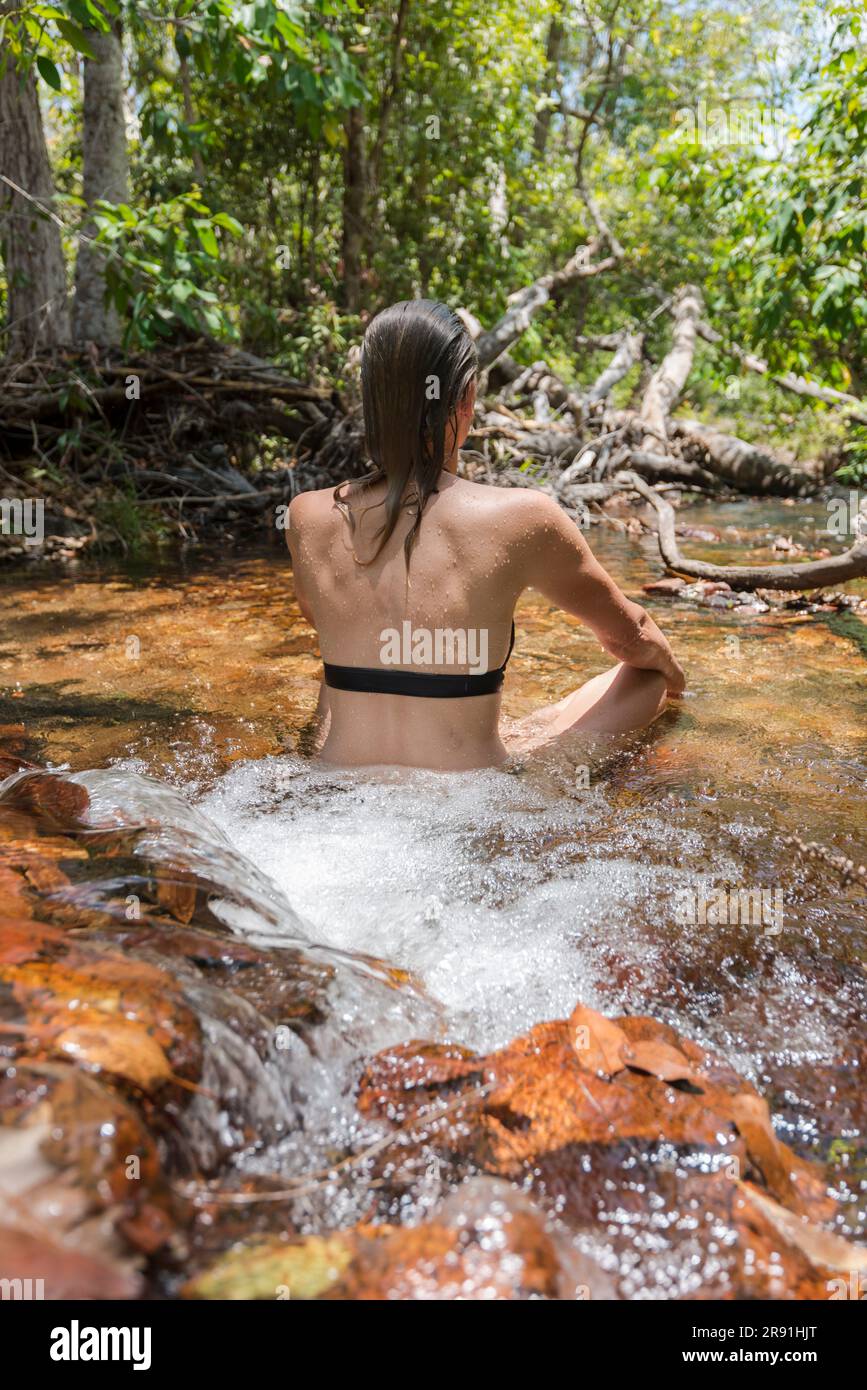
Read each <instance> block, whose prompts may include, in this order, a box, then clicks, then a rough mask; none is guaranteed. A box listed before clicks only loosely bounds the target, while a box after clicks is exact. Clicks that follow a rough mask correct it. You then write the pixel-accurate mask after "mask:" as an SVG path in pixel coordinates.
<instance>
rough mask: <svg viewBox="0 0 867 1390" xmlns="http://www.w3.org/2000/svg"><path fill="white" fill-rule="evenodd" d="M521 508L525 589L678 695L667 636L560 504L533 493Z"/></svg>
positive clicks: (678, 678) (679, 680)
mask: <svg viewBox="0 0 867 1390" xmlns="http://www.w3.org/2000/svg"><path fill="white" fill-rule="evenodd" d="M526 510H527V513H528V515H527V517H526V519H525V525H524V527H523V533H522V537H521V542H520V546H519V553H520V556H521V564H522V569H523V578H524V587H529V588H533V589H538V590H539V592H540V593H542V594H544V595H545V597H546V598H548V599H550V600H551V601H552V603H556V604H557V606H558V607H559V608H562V609H564V610H565V612H567V613H571V614H572V615H573V617H576V618H580V619H581V621H582V622H583V623H586V624H587V626H588V627H589V628H590V629H591V631H592V632H593V633H595V635H596V637H597V638H598V639H599V641H600V642H601V643H602V646H603V647H604V648H605V650H606V651H607V652H610V653H611V655H612V656H613V657H614V658H615V659H616V660H617V661H622V662H623V663H624V664H625V665H627V666H636V667H638V668H639V669H640V670H644V671H660V672H661V673H662V674H663V675H664V676H665V679H666V682H667V684H668V690H669V693H670V694H672V695H680V694H681V693H682V691H683V688H684V685H685V683H686V682H685V677H684V674H683V671H682V669H681V667H680V664H679V663H678V661H677V659H676V657H675V656H674V653H673V652H672V650H671V647H670V646H669V644H668V642H667V640H666V638H665V637H664V636H663V634H662V633H661V632H660V630H659V628H658V627H657V626H656V623H655V622H654V621H653V619H652V618H651V616H650V614H649V613H648V612H647V611H646V610H645V609H644V608H642V607H641V606H640V605H639V604H637V603H633V602H632V600H631V599H628V598H627V597H626V595H625V594H624V593H622V592H621V590H620V589H619V588H618V587H617V585H616V584H615V583H614V580H613V579H612V578H611V576H610V574H608V572H607V570H605V569H603V567H602V565H600V563H599V561H598V560H597V559H596V557H595V556H594V554H593V552H592V550H591V549H590V547H589V545H588V544H587V542H586V541H585V539H584V537H583V536H582V534H581V532H580V531H579V529H578V527H577V526H576V525H575V523H574V522H573V521H571V520H570V519H569V517H568V516H567V515H566V513H565V512H564V511H563V509H562V507H559V506H558V505H557V503H556V502H554V501H553V500H552V499H551V498H549V497H547V496H545V495H544V494H537V495H534V496H532V499H531V501H530V502H529V503H528V505H527V508H526Z"/></svg>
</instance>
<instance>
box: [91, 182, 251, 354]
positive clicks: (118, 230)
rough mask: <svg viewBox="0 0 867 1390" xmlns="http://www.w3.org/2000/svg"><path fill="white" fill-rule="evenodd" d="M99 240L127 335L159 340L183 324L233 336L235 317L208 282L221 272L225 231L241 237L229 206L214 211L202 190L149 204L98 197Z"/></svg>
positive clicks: (143, 342) (149, 342) (145, 342)
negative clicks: (135, 207)
mask: <svg viewBox="0 0 867 1390" xmlns="http://www.w3.org/2000/svg"><path fill="white" fill-rule="evenodd" d="M93 220H94V223H95V224H96V227H97V229H98V234H97V241H98V243H99V244H100V245H102V246H105V247H106V249H107V252H108V253H109V254H108V255H107V259H106V286H107V292H108V294H109V295H110V296H111V298H112V299H113V301H114V304H115V306H116V307H117V309H118V312H119V313H120V315H121V317H122V319H123V320H124V321H125V323H126V340H127V341H128V342H135V343H136V344H137V345H139V346H141V347H152V346H153V345H154V344H155V343H157V342H158V341H159V340H160V339H161V338H169V337H172V336H173V335H174V334H176V332H177V330H178V328H179V327H182V328H185V329H188V330H190V331H191V332H194V333H196V332H201V331H203V330H204V331H206V332H208V333H211V334H213V335H219V334H223V335H226V336H228V337H232V336H234V327H233V324H232V321H231V317H230V315H229V313H228V312H227V310H226V308H225V306H224V305H223V304H222V303H221V302H220V297H219V295H218V294H217V293H216V292H215V291H214V290H211V289H208V288H206V284H207V282H208V280H209V278H211V277H212V276H215V275H217V274H218V266H217V263H218V261H219V256H220V240H219V239H220V236H221V234H222V233H223V232H228V233H230V234H231V235H233V236H241V235H242V234H243V228H242V227H241V225H240V223H239V222H238V221H237V220H236V219H235V218H234V217H231V216H230V215H229V214H228V213H225V212H218V213H213V212H212V211H211V209H210V208H209V207H207V206H206V205H205V204H204V203H203V202H202V201H201V199H200V198H199V196H198V192H197V191H195V190H194V191H193V192H192V193H184V194H179V195H178V196H177V197H175V198H172V199H170V200H168V201H166V202H163V203H156V204H154V206H153V207H150V208H146V209H145V210H144V211H134V210H133V209H132V208H131V207H129V206H128V205H127V204H126V203H121V204H119V205H117V206H113V205H112V204H111V203H106V202H99V203H97V204H96V209H95V212H94V219H93Z"/></svg>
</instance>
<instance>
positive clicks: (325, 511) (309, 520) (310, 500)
mask: <svg viewBox="0 0 867 1390" xmlns="http://www.w3.org/2000/svg"><path fill="white" fill-rule="evenodd" d="M335 492H336V488H333V487H322V488H316V489H315V490H313V491H311V492H299V493H298V496H297V497H293V499H292V502H291V504H290V506H289V527H290V529H291V530H293V531H296V532H297V531H300V530H301V529H302V527H305V526H310V525H315V524H316V523H317V521H320V520H322V519H323V518H324V517H327V516H330V515H331V512H332V510H333V507H334V493H335Z"/></svg>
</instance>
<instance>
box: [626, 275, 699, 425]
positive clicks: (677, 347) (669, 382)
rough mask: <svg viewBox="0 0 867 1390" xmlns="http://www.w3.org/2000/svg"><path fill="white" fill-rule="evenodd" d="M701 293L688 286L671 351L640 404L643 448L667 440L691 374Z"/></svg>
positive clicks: (680, 299) (678, 306) (679, 299)
mask: <svg viewBox="0 0 867 1390" xmlns="http://www.w3.org/2000/svg"><path fill="white" fill-rule="evenodd" d="M701 310H702V302H701V291H700V290H698V289H696V288H695V286H694V285H685V286H684V287H683V289H682V290H680V291H679V292H678V294H677V296H676V299H675V303H674V306H673V309H672V313H673V314H674V333H673V338H672V344H671V348H670V350H669V351H668V353H667V354H666V356H665V357H664V358H663V360H662V364H661V365H660V366H659V367H658V368H657V370H656V371H655V372H654V373H653V376H652V377H651V378H650V382H649V384H648V387H647V390H646V391H645V393H644V400H643V401H642V403H641V420H642V423H643V425H644V426H645V435H644V438H643V439H642V441H641V447H642V449H646V450H650V451H651V452H652V451H653V446H654V443H655V442H656V441H657V440H660V439H661V440H665V439H667V438H668V419H669V416H670V414H671V412H672V409H673V408H674V406H675V405H676V404H677V401H678V399H679V397H680V394H681V392H682V391H683V388H684V386H685V385H686V383H687V379H688V377H689V374H690V372H691V371H692V363H693V358H694V357H695V341H696V336H697V325H698V321H699V319H700V317H701Z"/></svg>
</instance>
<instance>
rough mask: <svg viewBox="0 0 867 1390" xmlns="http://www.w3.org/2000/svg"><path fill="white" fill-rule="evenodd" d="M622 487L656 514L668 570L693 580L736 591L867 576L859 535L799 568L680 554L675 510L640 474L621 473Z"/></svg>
mask: <svg viewBox="0 0 867 1390" xmlns="http://www.w3.org/2000/svg"><path fill="white" fill-rule="evenodd" d="M614 481H615V482H617V483H619V484H620V486H621V487H624V488H626V487H632V488H633V489H634V490H635V491H636V492H637V493H639V494H640V495H641V496H642V497H643V498H645V500H646V501H648V502H649V503H650V504H651V506H652V507H653V508H654V510H655V512H656V518H657V532H656V534H657V539H658V542H659V553H660V555H661V556H662V559H663V561H664V563H665V565H666V568H667V569H669V570H671V571H672V572H673V573H675V574H685V575H687V576H688V577H689V578H690V579H711V580H715V581H717V582H720V583H726V584H729V585H731V587H732V588H733V589H783V590H786V591H789V590H801V589H821V588H824V587H825V585H828V584H833V585H836V584H846V583H848V581H849V580H850V579H863V578H864V577H865V576H867V536H858V537H857V538H856V540H855V543H854V545H852V546H851V547H850V548H849V549H848V550H846V551H844V552H843V554H842V555H830V556H828V558H827V559H824V560H809V561H806V562H804V563H802V564H797V565H711V564H708V563H707V562H706V561H704V560H689V559H687V558H686V557H685V556H683V555H681V553H680V549H679V548H678V544H677V537H676V535H675V529H674V527H675V510H674V508H673V507H672V505H671V503H670V502H666V500H665V498H664V497H660V496H659V494H658V493H657V492H655V491H654V489H653V488H652V487H650V486H649V484H648V483H646V482H645V480H644V479H643V478H642V477H640V476H639V474H638V473H636V472H634V471H632V470H630V471H628V472H624V473H619V474H618V475H617V477H616V478H615V480H614Z"/></svg>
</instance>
